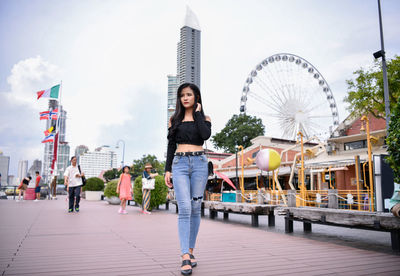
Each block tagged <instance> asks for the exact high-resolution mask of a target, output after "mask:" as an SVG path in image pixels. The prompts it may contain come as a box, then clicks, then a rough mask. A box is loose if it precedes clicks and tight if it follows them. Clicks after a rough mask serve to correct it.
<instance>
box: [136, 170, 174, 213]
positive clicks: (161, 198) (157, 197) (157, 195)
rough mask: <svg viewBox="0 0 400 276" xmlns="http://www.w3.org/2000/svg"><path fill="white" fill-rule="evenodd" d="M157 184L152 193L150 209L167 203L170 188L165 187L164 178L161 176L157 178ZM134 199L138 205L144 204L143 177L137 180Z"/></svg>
mask: <svg viewBox="0 0 400 276" xmlns="http://www.w3.org/2000/svg"><path fill="white" fill-rule="evenodd" d="M155 179H156V184H155V187H154V190H152V191H151V196H150V209H152V208H154V207H157V206H158V205H161V204H164V203H165V202H166V201H167V193H168V188H167V186H165V181H164V177H163V176H161V175H158V176H156V178H155ZM133 198H134V200H135V202H137V203H138V204H140V205H141V204H142V199H143V197H142V177H141V176H139V177H137V178H136V179H135V184H134V187H133Z"/></svg>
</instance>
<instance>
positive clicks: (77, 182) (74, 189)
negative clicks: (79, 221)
mask: <svg viewBox="0 0 400 276" xmlns="http://www.w3.org/2000/svg"><path fill="white" fill-rule="evenodd" d="M83 176H85V174H84V173H80V172H79V169H78V166H77V165H76V157H75V156H72V157H71V166H69V167H68V168H67V169H66V170H65V172H64V185H66V186H67V191H68V197H69V208H68V213H72V212H73V211H74V203H75V211H76V212H79V201H80V200H81V188H82V177H83Z"/></svg>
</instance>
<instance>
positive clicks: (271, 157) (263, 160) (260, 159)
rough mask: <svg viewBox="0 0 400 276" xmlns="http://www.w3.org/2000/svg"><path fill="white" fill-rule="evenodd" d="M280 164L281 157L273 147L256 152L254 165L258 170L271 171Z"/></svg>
mask: <svg viewBox="0 0 400 276" xmlns="http://www.w3.org/2000/svg"><path fill="white" fill-rule="evenodd" d="M280 164H281V157H280V155H279V153H277V152H276V151H275V150H273V149H263V150H260V151H259V152H258V153H257V156H256V165H257V167H258V168H259V169H260V170H263V171H273V170H276V169H277V168H278V167H279V166H280Z"/></svg>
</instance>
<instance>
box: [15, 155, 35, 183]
mask: <svg viewBox="0 0 400 276" xmlns="http://www.w3.org/2000/svg"><path fill="white" fill-rule="evenodd" d="M27 175H28V160H20V161H19V162H18V174H17V178H18V181H21V180H22V179H24V178H25V177H27ZM31 177H32V179H33V176H32V175H31Z"/></svg>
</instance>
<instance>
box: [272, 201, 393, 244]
mask: <svg viewBox="0 0 400 276" xmlns="http://www.w3.org/2000/svg"><path fill="white" fill-rule="evenodd" d="M276 211H277V214H278V215H281V216H285V232H286V233H292V232H293V221H299V222H303V231H304V232H311V230H312V227H311V225H312V223H316V224H323V225H330V226H338V227H348V228H356V229H363V230H373V231H385V232H390V235H391V243H392V249H393V250H396V251H400V218H397V217H395V216H393V215H392V214H391V213H377V212H364V211H354V210H343V209H330V208H315V207H279V208H277V209H276Z"/></svg>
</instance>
